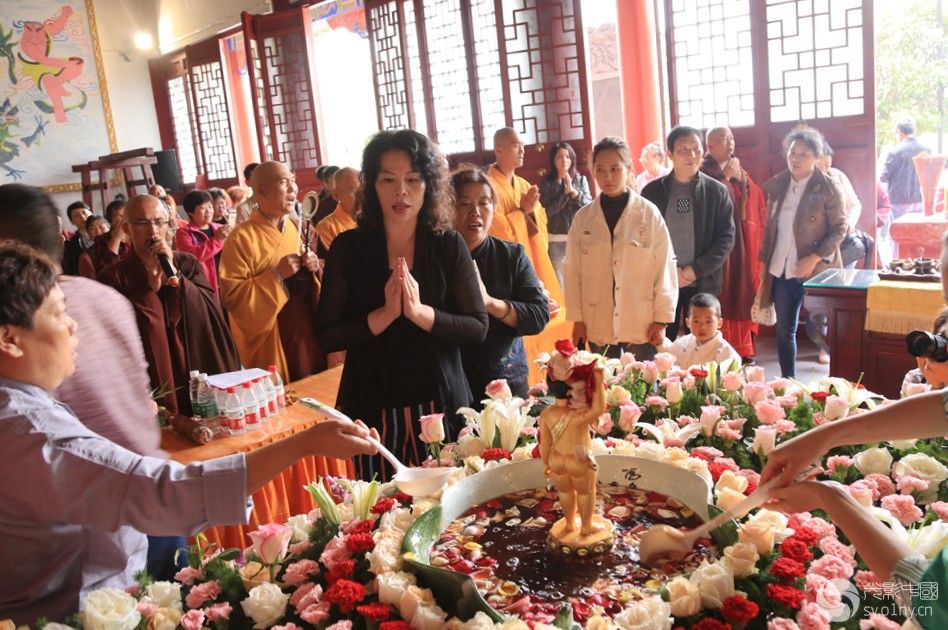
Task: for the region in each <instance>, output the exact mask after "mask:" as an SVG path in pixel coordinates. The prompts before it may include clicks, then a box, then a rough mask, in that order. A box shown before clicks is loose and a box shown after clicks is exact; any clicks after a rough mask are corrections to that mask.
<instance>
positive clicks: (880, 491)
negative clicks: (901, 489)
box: [866, 473, 895, 500]
mask: <svg viewBox="0 0 948 630" xmlns="http://www.w3.org/2000/svg"><path fill="white" fill-rule="evenodd" d="M866 481H868V482H870V483H872V484H873V485H874V486H875V488H876V492H875V493H873V495H872V497H873V499H874V500H879V499H881V498H882V497H887V496H889V495H890V494H895V484H894V483H892V479H890V478H889V476H888V475H882V474H880V473H870V474H868V475H866Z"/></svg>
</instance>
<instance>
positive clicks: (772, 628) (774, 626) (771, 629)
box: [767, 617, 800, 630]
mask: <svg viewBox="0 0 948 630" xmlns="http://www.w3.org/2000/svg"><path fill="white" fill-rule="evenodd" d="M767 630H800V626H798V625H797V622H796V621H794V620H793V619H787V618H786V617H774V618H773V619H771V620H770V621H768V622H767Z"/></svg>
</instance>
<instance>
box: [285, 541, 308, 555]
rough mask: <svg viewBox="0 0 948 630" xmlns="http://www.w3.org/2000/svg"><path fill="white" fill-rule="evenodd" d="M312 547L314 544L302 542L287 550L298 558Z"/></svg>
mask: <svg viewBox="0 0 948 630" xmlns="http://www.w3.org/2000/svg"><path fill="white" fill-rule="evenodd" d="M312 546H313V544H312V543H311V542H309V541H308V540H301V541H300V542H298V543H293V544H292V545H290V546H289V547H287V548H286V550H287V551H289V552H290V553H291V554H292V555H294V556H298V555H300V554H301V553H303V552H304V551H306V550H307V549H309V548H310V547H312Z"/></svg>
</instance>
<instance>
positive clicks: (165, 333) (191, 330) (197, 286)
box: [99, 195, 240, 415]
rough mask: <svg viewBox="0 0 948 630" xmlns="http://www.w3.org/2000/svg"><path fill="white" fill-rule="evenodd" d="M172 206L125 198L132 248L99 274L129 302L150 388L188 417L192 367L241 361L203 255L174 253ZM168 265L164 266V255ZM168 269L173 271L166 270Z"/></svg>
mask: <svg viewBox="0 0 948 630" xmlns="http://www.w3.org/2000/svg"><path fill="white" fill-rule="evenodd" d="M169 220H170V217H169V214H168V209H167V207H166V206H165V204H163V203H162V202H161V201H159V200H158V199H157V198H156V197H152V196H151V195H137V196H135V197H132V198H131V199H129V201H128V203H127V204H125V222H124V223H123V224H122V227H121V229H123V230H125V232H126V234H127V235H128V238H129V242H130V243H131V250H130V251H129V252H128V254H126V255H125V256H124V257H123V258H121V259H119V260H118V261H116V262H115V263H113V264H112V265H110V266H108V267H106V268H105V269H103V270H102V271H101V272H100V273H99V281H100V282H102V283H103V284H107V285H109V286H111V287H113V288H114V289H115V290H116V291H118V292H119V293H121V294H122V295H124V296H125V297H126V298H128V300H129V301H130V302H131V303H132V307H133V308H134V310H135V320H136V321H137V323H138V331H139V333H140V334H141V337H142V345H143V346H144V349H145V358H146V359H147V361H148V375H149V377H150V379H151V387H152V388H153V389H155V390H160V391H162V392H164V394H165V395H164V396H163V397H162V399H161V402H162V404H163V405H164V406H165V407H166V408H168V409H169V410H170V411H173V412H177V413H182V414H185V415H190V414H191V413H192V410H191V401H190V399H189V390H188V381H189V374H188V373H189V372H190V371H191V370H198V371H200V372H207V373H208V374H219V373H221V372H231V371H233V370H236V369H238V368H239V367H240V362H239V360H238V358H237V349H236V347H235V346H234V341H233V339H232V338H231V335H230V331H229V330H228V329H227V323H226V321H225V320H224V314H223V312H222V311H221V307H220V304H219V303H218V301H217V294H216V293H215V291H214V289H213V288H212V287H211V284H210V282H208V279H207V276H205V275H204V270H203V268H202V267H201V263H200V262H198V259H197V258H195V257H194V256H192V255H191V254H189V253H187V252H172V251H171V247H170V246H169V245H168V228H169ZM161 256H163V257H165V258H167V260H168V262H169V264H170V269H168V270H167V271H166V270H165V269H163V268H162V265H161V263H160V261H159V257H161ZM168 271H170V272H171V273H170V274H169V273H168Z"/></svg>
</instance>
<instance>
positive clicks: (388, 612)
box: [356, 602, 392, 623]
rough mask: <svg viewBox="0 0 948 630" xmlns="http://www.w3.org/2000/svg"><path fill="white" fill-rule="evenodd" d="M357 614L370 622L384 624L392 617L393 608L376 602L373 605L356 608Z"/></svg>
mask: <svg viewBox="0 0 948 630" xmlns="http://www.w3.org/2000/svg"><path fill="white" fill-rule="evenodd" d="M356 612H358V613H359V614H360V615H362V616H363V617H365V618H366V619H368V620H369V621H374V622H375V623H382V622H383V621H385V620H386V619H388V618H389V617H391V616H392V609H391V607H389V605H388V604H383V603H382V602H374V603H372V604H362V605H361V606H356Z"/></svg>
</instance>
